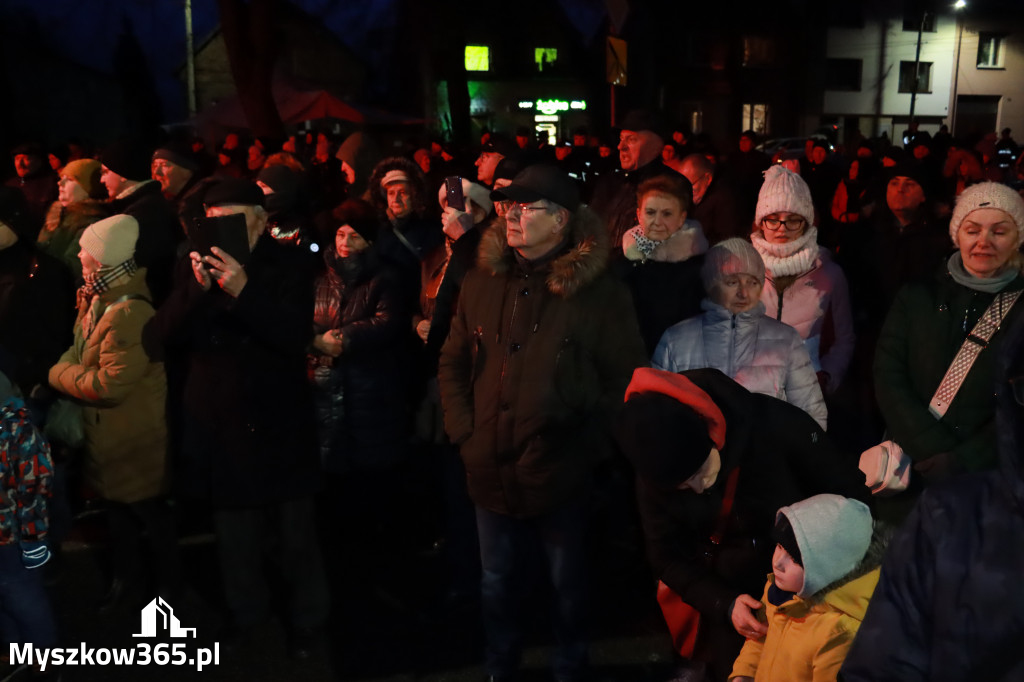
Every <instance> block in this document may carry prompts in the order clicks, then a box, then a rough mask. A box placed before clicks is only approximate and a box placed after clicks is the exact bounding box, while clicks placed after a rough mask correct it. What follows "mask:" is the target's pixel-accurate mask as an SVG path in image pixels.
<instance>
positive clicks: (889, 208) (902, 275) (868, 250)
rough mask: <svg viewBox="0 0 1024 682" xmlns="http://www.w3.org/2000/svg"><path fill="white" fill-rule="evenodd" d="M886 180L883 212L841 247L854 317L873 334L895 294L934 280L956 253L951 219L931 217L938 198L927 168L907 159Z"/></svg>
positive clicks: (848, 236)
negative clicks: (949, 229)
mask: <svg viewBox="0 0 1024 682" xmlns="http://www.w3.org/2000/svg"><path fill="white" fill-rule="evenodd" d="M888 178H889V180H888V183H887V184H886V186H885V206H884V208H878V209H876V210H875V211H874V213H873V214H872V216H871V218H870V220H869V221H867V224H866V225H864V224H862V223H864V221H861V223H857V224H856V225H860V226H859V227H855V226H851V227H852V229H851V231H850V232H847V233H846V234H844V235H843V236H844V239H843V240H842V241H841V243H840V247H839V256H840V258H841V259H842V260H841V264H842V265H843V267H844V269H845V270H846V271H847V273H848V275H849V279H850V292H851V296H852V298H853V301H852V302H853V304H854V309H855V315H856V316H857V317H858V318H860V319H866V320H868V321H869V324H868V327H869V329H868V333H869V334H870V333H871V331H873V330H876V329H877V328H880V327H881V324H882V322H883V321H884V320H885V315H886V313H887V312H888V310H889V305H890V304H891V303H892V301H893V298H894V297H895V296H896V292H897V291H898V290H899V289H900V288H901V287H902V286H903V285H904V284H909V283H911V282H920V281H923V280H925V279H927V278H930V277H932V276H934V275H935V273H936V271H937V270H938V268H939V267H940V266H941V265H942V263H943V260H944V258H945V257H947V256H948V255H949V254H950V253H951V252H952V250H953V246H952V244H951V243H950V241H949V231H948V229H947V226H948V221H946V220H941V219H939V218H936V217H935V216H934V215H933V214H932V211H931V206H932V200H933V199H934V197H931V196H929V194H930V193H931V192H932V188H931V186H930V185H929V183H928V176H927V174H926V173H925V172H924V169H922V168H921V166H920V165H918V164H915V163H913V162H912V161H906V162H904V163H902V164H899V165H897V166H894V167H893V168H892V169H891V170H890V171H889V175H888ZM858 308H859V309H860V310H858ZM868 338H870V337H868Z"/></svg>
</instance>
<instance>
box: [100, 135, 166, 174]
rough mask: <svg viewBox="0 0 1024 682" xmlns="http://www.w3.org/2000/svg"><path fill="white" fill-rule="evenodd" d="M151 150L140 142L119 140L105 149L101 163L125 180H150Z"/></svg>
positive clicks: (101, 155) (101, 156)
mask: <svg viewBox="0 0 1024 682" xmlns="http://www.w3.org/2000/svg"><path fill="white" fill-rule="evenodd" d="M149 149H151V147H148V146H147V145H146V144H144V143H143V142H140V141H136V140H118V141H117V142H115V143H113V144H111V145H109V146H108V147H105V148H104V149H103V152H102V153H101V154H100V162H101V163H102V164H103V165H104V166H106V167H107V168H109V169H110V170H112V171H113V172H114V173H117V174H118V175H120V176H121V177H122V178H124V179H125V180H134V181H136V182H141V181H143V180H149V179H150V168H151V167H152V165H153V164H152V159H151V158H150V154H149Z"/></svg>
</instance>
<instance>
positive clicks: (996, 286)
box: [946, 251, 1020, 294]
mask: <svg viewBox="0 0 1024 682" xmlns="http://www.w3.org/2000/svg"><path fill="white" fill-rule="evenodd" d="M946 268H947V269H948V270H949V275H950V277H952V278H953V281H955V282H956V283H957V284H961V285H963V286H965V287H967V288H968V289H971V290H973V291H980V292H983V293H986V294H998V293H999V292H1000V291H1002V290H1003V289H1004V288H1006V285H1007V284H1009V283H1010V282H1012V281H1013V280H1015V279H1017V276H1018V275H1020V270H1018V269H1017V268H1014V267H1008V268H1005V269H1004V270H1003V271H1002V272H1001V273H999V274H998V275H997V276H995V277H975V276H974V275H972V274H971V273H969V272H967V268H965V267H964V259H963V256H962V255H960V252H959V251H957V252H956V253H954V254H953V255H952V256H950V257H949V260H948V261H947V262H946Z"/></svg>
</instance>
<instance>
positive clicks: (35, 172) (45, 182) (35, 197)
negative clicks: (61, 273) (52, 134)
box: [6, 143, 58, 239]
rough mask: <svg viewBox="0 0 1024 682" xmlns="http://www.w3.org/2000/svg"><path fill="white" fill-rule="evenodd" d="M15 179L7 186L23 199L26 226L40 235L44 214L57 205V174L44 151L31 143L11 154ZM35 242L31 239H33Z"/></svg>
mask: <svg viewBox="0 0 1024 682" xmlns="http://www.w3.org/2000/svg"><path fill="white" fill-rule="evenodd" d="M11 160H12V161H13V163H14V172H15V174H16V177H13V178H11V179H10V180H8V181H7V182H6V185H7V186H8V187H13V188H15V189H17V190H18V191H19V192H21V193H22V195H23V196H24V197H25V202H26V208H27V217H28V219H29V223H28V224H29V226H30V227H31V229H32V230H34V232H35V234H39V230H40V228H41V227H42V226H43V221H44V219H45V218H46V211H47V210H49V208H50V206H51V205H52V204H53V202H55V201H57V180H58V178H57V174H56V173H54V172H53V169H52V168H51V167H50V164H49V162H48V160H47V155H46V150H45V149H43V148H42V146H40V145H38V144H34V143H29V144H23V145H19V146H17V147H15V148H14V149H13V150H11ZM32 238H33V239H34V238H35V237H34V236H33V237H32Z"/></svg>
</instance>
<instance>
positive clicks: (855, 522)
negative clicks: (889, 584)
mask: <svg viewBox="0 0 1024 682" xmlns="http://www.w3.org/2000/svg"><path fill="white" fill-rule="evenodd" d="M782 515H785V517H786V518H787V519H789V524H790V525H791V526H792V527H793V535H794V536H796V544H797V546H798V547H799V548H800V559H801V563H802V565H803V567H804V584H803V587H801V588H800V590H799V591H798V592H797V594H798V595H800V596H801V597H810V596H812V595H813V594H815V593H816V592H819V591H821V589H822V588H823V587H826V586H827V585H829V584H831V583H833V582H835V581H836V580H839V579H840V578H843V577H844V576H846V575H848V574H849V573H850V571H852V570H853V569H854V568H856V567H857V564H859V563H860V562H861V559H863V558H864V555H865V554H866V553H867V551H868V547H869V546H870V545H871V533H872V523H871V511H870V510H869V509H868V507H867V505H866V504H864V503H863V502H859V501H858V500H852V499H850V498H847V497H843V496H842V495H828V494H826V495H815V496H814V497H808V498H807V499H806V500H801V501H800V502H797V503H796V504H791V505H789V506H788V507H783V508H782V509H780V510H779V511H778V513H777V514H776V515H775V520H776V521H778V519H779V516H782Z"/></svg>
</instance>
